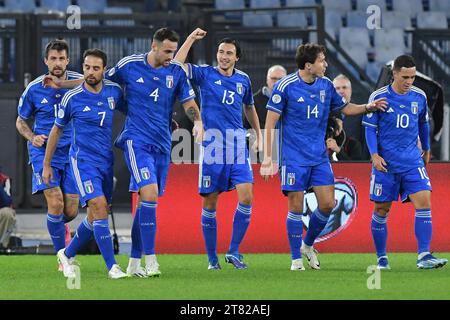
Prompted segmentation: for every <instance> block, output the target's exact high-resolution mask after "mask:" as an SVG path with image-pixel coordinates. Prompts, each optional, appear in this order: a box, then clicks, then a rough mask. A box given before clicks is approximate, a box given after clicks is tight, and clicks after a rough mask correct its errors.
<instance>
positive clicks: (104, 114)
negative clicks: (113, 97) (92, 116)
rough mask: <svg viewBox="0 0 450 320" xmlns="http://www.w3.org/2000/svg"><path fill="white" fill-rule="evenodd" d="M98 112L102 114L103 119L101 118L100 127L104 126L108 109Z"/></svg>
mask: <svg viewBox="0 0 450 320" xmlns="http://www.w3.org/2000/svg"><path fill="white" fill-rule="evenodd" d="M98 114H99V115H100V114H101V115H102V120H100V127H103V121H104V120H105V116H106V111H102V112H99V113H98Z"/></svg>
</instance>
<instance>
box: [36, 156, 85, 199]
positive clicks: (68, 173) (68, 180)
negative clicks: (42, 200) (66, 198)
mask: <svg viewBox="0 0 450 320" xmlns="http://www.w3.org/2000/svg"><path fill="white" fill-rule="evenodd" d="M31 168H32V169H33V178H32V186H31V189H32V193H33V194H35V193H40V192H42V191H44V190H47V189H51V188H55V187H60V188H61V191H62V193H64V194H77V193H78V191H77V188H76V186H75V180H74V178H73V175H72V170H71V169H70V164H68V163H67V164H65V165H64V169H59V168H56V167H53V166H52V169H53V178H54V179H53V182H51V181H49V183H50V186H48V185H46V184H45V183H44V181H43V180H42V171H43V165H42V161H35V162H32V163H31Z"/></svg>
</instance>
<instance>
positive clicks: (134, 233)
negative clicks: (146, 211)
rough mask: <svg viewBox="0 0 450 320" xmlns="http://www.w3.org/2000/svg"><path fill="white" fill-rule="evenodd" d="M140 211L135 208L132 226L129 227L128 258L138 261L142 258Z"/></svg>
mask: <svg viewBox="0 0 450 320" xmlns="http://www.w3.org/2000/svg"><path fill="white" fill-rule="evenodd" d="M140 211H141V208H136V214H135V215H134V220H133V226H132V227H131V253H130V257H131V258H135V259H140V258H141V257H142V242H141V241H142V240H141V227H140V224H139V222H140V217H141V215H140Z"/></svg>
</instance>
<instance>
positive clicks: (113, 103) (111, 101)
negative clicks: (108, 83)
mask: <svg viewBox="0 0 450 320" xmlns="http://www.w3.org/2000/svg"><path fill="white" fill-rule="evenodd" d="M108 106H109V108H110V109H111V110H114V108H115V107H116V103H115V102H114V97H108Z"/></svg>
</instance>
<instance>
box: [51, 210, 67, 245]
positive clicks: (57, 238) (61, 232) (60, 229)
mask: <svg viewBox="0 0 450 320" xmlns="http://www.w3.org/2000/svg"><path fill="white" fill-rule="evenodd" d="M47 229H48V233H49V234H50V237H51V238H52V242H53V246H54V247H55V252H58V251H59V250H61V249H62V248H64V247H65V246H66V243H65V238H66V228H65V226H64V221H63V215H62V214H61V215H59V216H57V215H53V214H50V213H47Z"/></svg>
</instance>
